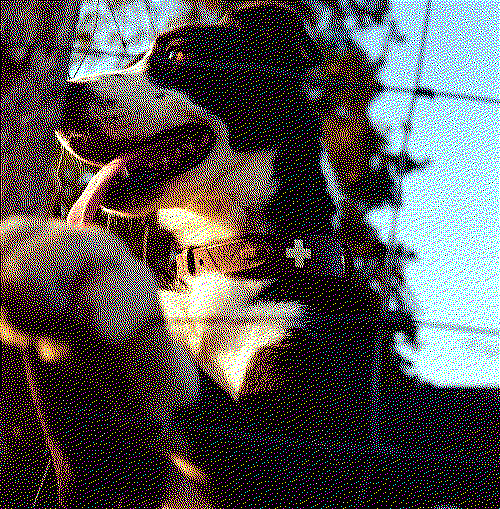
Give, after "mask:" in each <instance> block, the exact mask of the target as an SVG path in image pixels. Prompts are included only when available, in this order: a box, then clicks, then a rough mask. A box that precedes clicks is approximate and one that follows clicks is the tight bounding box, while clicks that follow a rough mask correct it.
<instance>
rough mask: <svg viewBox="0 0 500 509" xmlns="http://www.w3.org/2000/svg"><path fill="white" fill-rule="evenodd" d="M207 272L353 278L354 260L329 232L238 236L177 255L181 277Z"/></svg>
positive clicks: (247, 275)
mask: <svg viewBox="0 0 500 509" xmlns="http://www.w3.org/2000/svg"><path fill="white" fill-rule="evenodd" d="M206 272H220V273H222V274H234V275H237V276H238V277H245V278H252V279H273V278H275V277H279V276H281V275H285V274H290V273H297V274H309V275H315V276H325V275H329V276H332V277H349V276H351V275H352V272H353V260H352V255H351V253H350V251H349V249H348V248H347V246H345V245H341V244H339V243H337V242H336V241H335V240H334V239H333V237H329V236H327V235H307V236H305V235H298V236H297V237H295V238H294V237H291V238H289V239H286V240H276V239H268V238H266V239H254V238H251V239H250V238H249V239H238V240H231V241H227V242H222V243H220V244H212V245H209V246H203V247H197V248H193V247H192V248H188V249H184V251H182V252H181V253H180V254H179V255H177V275H178V276H179V277H182V276H188V275H189V276H198V275H200V274H204V273H206Z"/></svg>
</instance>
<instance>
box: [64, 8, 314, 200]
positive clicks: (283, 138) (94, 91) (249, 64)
mask: <svg viewBox="0 0 500 509" xmlns="http://www.w3.org/2000/svg"><path fill="white" fill-rule="evenodd" d="M321 60H322V57H321V54H320V52H319V51H318V49H317V47H316V46H315V44H314V42H313V41H312V39H311V38H310V36H309V34H308V33H307V31H306V29H305V26H304V21H303V19H302V18H301V16H300V15H299V14H297V12H295V11H293V10H291V9H289V8H287V7H285V6H283V5H279V4H277V3H275V2H260V3H247V4H243V5H241V6H240V7H239V8H237V9H236V10H233V11H231V12H229V13H228V14H227V15H226V16H225V18H223V19H222V20H221V21H219V22H218V23H217V24H214V25H208V26H207V25H201V24H192V25H186V26H180V27H176V28H174V29H171V30H170V31H168V32H166V33H164V34H162V35H160V36H159V37H158V38H157V39H156V41H155V42H154V44H153V46H152V47H151V49H150V50H149V51H148V52H147V53H146V54H145V55H144V57H143V58H142V59H141V60H140V61H139V62H137V63H135V64H134V65H132V66H130V67H128V68H126V69H123V70H120V71H115V72H111V73H106V74H100V75H93V76H86V77H83V78H79V79H73V80H70V82H69V83H68V90H67V94H66V99H65V105H64V115H63V122H62V125H61V127H60V128H59V129H58V130H57V136H58V139H59V140H60V141H61V143H62V144H63V145H64V146H65V147H66V148H67V149H68V150H69V151H70V152H71V153H73V154H74V155H75V156H76V157H77V158H79V159H81V160H83V161H85V162H87V163H90V164H92V165H94V166H97V167H103V166H105V165H107V164H108V163H109V162H110V161H113V160H116V159H121V160H123V161H126V163H124V165H125V166H126V172H125V174H126V175H127V177H128V180H127V182H124V180H123V179H124V178H125V177H123V175H122V177H121V181H120V182H119V183H117V185H115V186H114V187H115V192H114V198H113V199H112V198H110V200H111V201H113V207H112V208H113V209H115V208H120V207H122V208H123V207H125V208H126V207H128V208H129V209H134V208H137V207H139V206H142V205H143V202H144V199H143V198H144V196H143V197H142V198H141V199H140V200H139V201H137V199H136V198H137V196H139V195H140V194H141V190H144V189H147V190H148V193H147V196H146V199H147V200H151V199H152V198H153V197H154V195H155V193H156V194H161V192H162V189H163V188H162V185H163V184H165V182H167V181H168V180H169V179H172V178H175V177H177V176H179V175H183V174H186V173H189V172H193V171H196V169H197V168H200V167H201V166H203V165H204V163H205V166H207V167H208V166H210V165H208V164H207V161H208V159H209V158H210V156H211V155H213V154H214V152H215V149H216V147H217V142H218V141H219V140H220V139H222V138H223V137H226V139H227V141H228V143H229V146H230V147H231V149H233V150H235V151H237V152H239V153H245V152H251V151H255V150H266V149H276V148H278V147H279V146H280V145H282V144H283V143H285V142H290V140H291V139H293V137H294V135H295V134H296V133H297V132H299V131H302V132H303V131H304V130H306V129H308V128H310V127H311V111H310V107H309V106H308V103H307V98H306V95H305V93H304V91H303V88H302V78H303V76H302V74H303V72H304V70H306V69H308V68H311V67H314V66H317V65H318V64H320V63H321ZM217 157H219V156H217ZM219 159H220V157H219ZM212 163H213V162H212ZM211 167H215V166H214V164H211ZM193 178H194V179H196V178H197V175H196V174H193ZM112 194H113V193H112ZM134 199H135V202H134ZM141 200H142V201H141ZM118 202H119V203H118ZM133 202H134V203H133Z"/></svg>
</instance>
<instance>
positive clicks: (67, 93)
mask: <svg viewBox="0 0 500 509" xmlns="http://www.w3.org/2000/svg"><path fill="white" fill-rule="evenodd" d="M90 99H91V92H90V89H89V87H88V85H87V84H86V83H81V82H78V81H73V82H66V83H65V90H64V95H63V113H62V116H61V124H60V125H59V126H57V130H58V131H61V132H64V133H66V132H71V133H73V134H78V133H83V132H85V131H86V130H87V129H88V123H89V118H88V110H89V104H90Z"/></svg>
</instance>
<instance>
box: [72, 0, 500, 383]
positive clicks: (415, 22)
mask: <svg viewBox="0 0 500 509" xmlns="http://www.w3.org/2000/svg"><path fill="white" fill-rule="evenodd" d="M160 3H162V4H163V5H165V4H166V7H164V8H163V9H162V10H157V11H156V15H157V18H156V21H155V24H156V25H157V26H158V25H159V26H160V29H159V30H160V31H161V27H162V26H163V27H165V26H166V25H165V22H166V21H167V19H166V18H167V17H168V15H167V16H165V14H167V11H170V12H175V13H178V14H182V13H185V12H186V7H185V6H183V5H182V4H181V3H179V2H174V1H173V0H172V1H171V2H170V3H169V2H164V1H163V0H162V2H159V1H158V2H154V4H160ZM137 5H140V2H138V3H137V4H136V6H132V7H128V8H127V9H126V10H124V11H121V13H122V14H120V13H118V16H117V19H118V20H119V22H120V27H121V30H122V34H123V35H125V36H132V34H133V33H134V32H136V31H137V26H138V25H139V26H141V27H144V30H146V31H147V30H150V29H151V27H150V25H149V24H148V18H147V11H146V10H145V9H144V8H143V7H142V8H141V9H139V8H138V7H137ZM392 5H393V9H392V17H393V18H394V19H395V20H396V21H397V23H398V26H399V28H400V30H401V32H403V33H404V34H405V36H406V37H407V44H406V45H405V46H401V45H398V44H393V45H392V46H391V48H390V50H389V52H388V55H387V63H386V66H385V67H384V68H383V69H382V70H381V72H380V77H381V79H382V81H383V82H384V83H385V84H387V85H390V86H394V87H408V88H410V87H412V85H413V82H414V78H415V70H416V64H417V59H418V54H419V44H420V36H421V31H422V27H423V23H424V14H425V9H426V0H413V1H411V2H410V1H401V0H397V1H395V0H393V2H392ZM84 9H85V7H84ZM162 11H163V12H162ZM498 11H499V9H498V3H497V2H496V1H493V0H472V1H471V0H439V1H433V3H432V11H431V16H430V21H429V27H428V37H427V45H426V51H425V59H424V65H423V72H422V78H421V86H422V87H427V88H432V89H433V90H436V91H445V92H452V93H456V94H467V95H476V96H487V97H493V98H496V99H499V98H500V84H499V79H498V74H499V63H500V58H499V54H498V53H499V51H498V50H499V48H498V40H499V38H498V19H499V12H498ZM104 14H105V13H104ZM105 16H106V18H105V19H104V20H103V21H102V22H101V24H100V25H99V26H98V31H97V34H96V39H98V40H100V41H101V43H102V45H103V47H105V48H106V49H107V50H108V51H110V50H112V49H115V50H117V51H121V47H120V43H119V40H118V39H116V38H115V39H110V38H109V36H110V30H112V31H114V28H112V27H113V19H112V18H111V15H110V14H109V12H108V13H107V14H105ZM134 22H135V23H134ZM386 31H387V27H379V28H376V29H373V30H370V31H366V32H364V33H355V37H356V39H357V40H358V41H359V42H360V43H361V44H362V45H363V46H364V47H365V48H366V49H367V50H368V52H369V54H370V55H371V56H372V58H373V59H374V60H375V59H376V57H377V55H378V54H379V53H380V51H381V49H382V46H383V44H384V34H385V32H386ZM146 47H147V46H144V44H143V43H140V42H139V41H138V42H137V45H135V48H132V49H135V51H132V52H134V53H140V52H141V51H144V50H145V49H146ZM130 49H131V48H129V50H130ZM111 60H112V59H108V61H107V62H106V61H103V62H101V64H100V66H99V68H98V67H96V65H95V62H94V64H93V66H92V67H91V68H90V67H89V68H87V69H88V70H89V71H93V72H97V71H98V70H99V69H103V68H107V69H109V68H113V62H111ZM110 66H111V67H110ZM79 74H86V69H85V67H82V69H81V70H80V73H79ZM410 101H411V97H410V95H405V94H393V93H389V92H387V93H384V94H383V95H382V96H381V97H380V98H379V99H378V100H377V101H375V103H374V104H373V106H372V108H371V116H372V118H373V119H374V121H375V122H377V123H378V124H379V125H380V126H381V127H388V128H390V143H391V145H390V148H391V150H393V151H394V152H397V151H398V150H399V149H400V147H401V144H402V140H403V131H402V127H401V126H402V123H403V119H405V117H406V115H407V112H408V108H409V105H410ZM499 112H500V104H495V103H487V102H474V101H464V100H460V99H450V98H443V97H436V98H434V99H433V100H432V101H431V100H428V99H425V98H421V99H419V100H418V101H417V103H416V107H415V110H414V115H413V129H412V132H411V136H410V142H409V150H410V153H411V154H412V155H413V156H414V157H416V158H417V159H425V158H427V157H429V158H430V159H431V160H432V163H431V165H430V166H429V167H428V168H427V169H426V170H425V171H423V172H419V173H416V174H414V175H410V176H407V177H406V178H405V179H404V181H403V203H404V206H403V208H402V209H401V210H400V211H399V216H398V232H397V240H398V241H399V242H402V243H404V244H405V245H406V246H408V247H409V248H411V249H413V250H415V251H416V252H417V253H418V255H419V257H420V260H418V261H417V262H414V263H412V264H410V265H409V266H408V268H407V271H406V275H407V278H408V281H409V285H410V288H411V291H412V292H413V294H414V296H415V298H416V299H417V301H418V303H419V306H420V316H419V319H420V320H422V321H424V322H439V323H444V324H454V325H459V326H473V327H478V328H486V329H496V330H497V335H484V334H477V333H465V332H459V331H456V330H449V329H439V328H432V327H426V326H423V327H421V328H420V331H419V334H420V338H421V341H422V344H423V348H422V350H421V351H420V352H419V353H417V354H415V352H412V351H411V350H409V349H408V348H407V347H406V346H405V345H404V344H401V345H400V347H399V348H400V351H401V352H402V353H403V354H405V355H406V356H407V357H409V358H411V359H412V360H413V362H414V370H415V372H416V373H418V375H419V376H421V377H422V378H424V379H426V380H429V381H432V382H433V383H436V384H441V385H456V386H492V385H493V386H500V336H499V335H498V334H499V333H498V331H499V329H500V323H499V302H498V301H499V295H498V273H499V256H498V237H499V222H498V215H499V214H498V213H499V209H498V206H499V195H498V190H499V167H500V164H499V159H500V157H499V154H500V150H499V134H500V133H499V127H498V126H499ZM390 218H391V211H390V210H389V209H382V210H378V211H375V212H374V213H372V215H371V217H370V220H371V221H372V223H373V224H374V225H375V226H376V227H377V229H378V231H379V234H380V236H381V238H383V239H385V240H386V239H387V237H388V234H389V226H390Z"/></svg>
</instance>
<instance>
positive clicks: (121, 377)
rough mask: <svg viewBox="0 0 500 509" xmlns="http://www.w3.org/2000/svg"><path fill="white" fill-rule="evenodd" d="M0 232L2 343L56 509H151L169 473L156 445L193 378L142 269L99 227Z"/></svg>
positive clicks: (29, 222)
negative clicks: (18, 375) (32, 409)
mask: <svg viewBox="0 0 500 509" xmlns="http://www.w3.org/2000/svg"><path fill="white" fill-rule="evenodd" d="M1 232H2V245H1V253H2V331H3V334H2V335H3V340H5V341H9V342H11V343H15V344H17V345H18V346H19V347H20V348H21V349H22V351H23V358H24V362H25V366H26V371H27V377H28V381H29V384H30V388H31V392H32V397H33V401H34V403H35V405H36V407H37V411H38V414H39V417H40V420H41V423H42V426H43V429H44V432H45V436H46V440H47V444H48V446H49V448H50V451H51V454H52V458H53V461H54V465H55V467H56V473H57V480H58V488H59V497H60V501H61V503H62V505H63V507H67V508H69V507H71V508H73V507H75V508H76V507H78V508H83V507H88V506H90V505H91V501H92V502H95V504H97V505H93V507H94V506H96V507H105V506H110V505H109V504H110V503H111V501H112V500H118V499H120V497H121V496H122V495H123V494H128V495H129V502H132V501H131V500H130V496H132V497H136V499H137V501H136V505H134V507H154V505H149V502H150V501H152V500H155V499H156V500H158V502H159V501H160V500H161V497H162V483H164V481H165V477H164V475H168V474H169V467H168V465H165V464H164V461H163V460H162V458H160V455H159V454H157V453H156V451H155V450H154V447H153V442H154V440H155V438H156V437H157V436H158V434H161V433H163V432H164V431H165V427H166V426H167V424H168V414H169V411H170V410H171V409H172V408H173V407H175V406H177V405H184V404H190V403H192V402H193V401H195V399H196V397H197V391H198V377H197V371H196V369H195V367H194V365H193V364H192V362H191V360H190V357H189V354H188V352H187V351H186V350H185V349H184V348H183V347H182V346H181V345H180V344H178V343H176V342H175V341H174V340H172V338H171V337H170V336H169V335H168V334H167V332H166V329H165V326H164V319H163V315H162V313H161V311H160V308H159V305H158V300H157V299H158V297H157V288H156V284H155V282H154V279H153V277H152V275H151V273H150V271H149V269H148V268H147V267H146V265H144V264H142V263H140V262H138V261H137V260H135V259H133V258H132V257H131V256H130V255H129V254H128V252H127V250H126V248H125V247H124V245H123V244H121V243H120V242H119V241H118V240H117V239H116V238H114V237H112V236H110V235H107V234H105V233H104V232H103V231H99V230H98V229H95V230H94V229H90V230H89V229H87V230H83V229H81V230H78V229H75V228H71V227H68V226H67V225H65V224H64V223H61V222H57V221H50V222H46V221H43V220H41V219H36V218H27V217H24V218H9V219H8V220H6V221H4V222H3V223H2V227H1ZM170 473H171V472H170ZM130 494H132V495H130ZM142 498H147V499H148V500H149V502H148V503H147V505H144V503H145V502H144V503H143V501H142ZM134 502H135V501H134Z"/></svg>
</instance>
